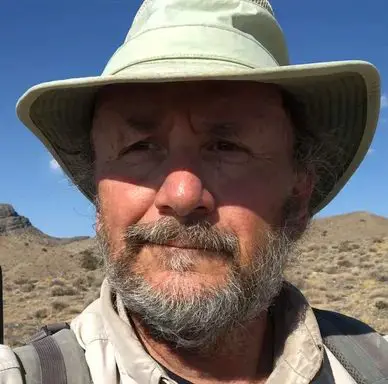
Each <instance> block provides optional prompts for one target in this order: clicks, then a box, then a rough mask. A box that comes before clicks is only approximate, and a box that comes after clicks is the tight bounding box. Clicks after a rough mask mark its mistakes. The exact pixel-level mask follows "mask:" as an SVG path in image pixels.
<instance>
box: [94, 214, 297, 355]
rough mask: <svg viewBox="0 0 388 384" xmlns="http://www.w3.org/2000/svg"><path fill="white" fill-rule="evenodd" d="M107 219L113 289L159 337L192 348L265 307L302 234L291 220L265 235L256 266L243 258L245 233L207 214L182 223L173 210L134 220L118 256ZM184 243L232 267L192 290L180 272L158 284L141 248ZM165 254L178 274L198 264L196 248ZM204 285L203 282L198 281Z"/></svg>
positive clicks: (102, 235) (104, 238)
mask: <svg viewBox="0 0 388 384" xmlns="http://www.w3.org/2000/svg"><path fill="white" fill-rule="evenodd" d="M108 235H109V234H108V233H107V231H106V229H105V226H104V222H103V220H102V222H101V227H100V230H99V233H98V235H97V238H98V243H99V247H100V250H101V253H102V256H103V259H104V269H105V274H106V277H107V280H108V282H109V284H110V286H111V288H112V290H113V291H114V292H115V293H116V295H118V296H119V297H120V299H121V300H122V302H123V304H124V306H125V308H126V310H127V311H128V314H129V315H130V316H134V317H135V318H136V320H137V321H139V322H140V324H141V325H142V328H143V329H144V330H145V332H146V333H147V334H148V335H149V336H150V337H151V338H152V339H154V340H155V341H158V342H163V343H165V344H167V345H169V346H171V347H173V348H182V349H185V350H188V351H192V352H195V351H201V352H204V351H205V350H212V349H213V348H215V346H216V345H217V344H218V343H219V342H220V341H221V340H222V339H224V338H225V337H229V336H230V334H231V332H233V331H235V330H237V329H241V328H243V327H244V325H246V324H247V323H249V322H250V321H252V320H254V319H256V318H258V317H259V316H260V315H262V314H263V313H264V312H265V311H266V310H267V309H268V308H269V306H270V305H271V303H272V301H273V300H274V298H275V297H276V296H277V295H278V293H279V292H280V290H281V288H282V285H283V281H284V274H283V271H284V268H285V265H286V263H287V261H288V260H289V257H290V255H291V254H292V251H293V249H294V245H295V242H294V241H292V240H290V239H289V237H288V236H287V230H286V229H285V228H281V229H277V230H269V231H268V232H266V233H265V234H264V238H263V234H262V233H261V234H260V236H259V234H258V236H257V242H256V244H255V247H254V249H255V252H254V255H253V256H252V257H251V261H250V264H249V265H248V266H241V265H240V264H241V261H240V260H241V257H240V253H241V250H240V246H239V240H238V237H237V236H236V235H235V234H234V233H231V232H226V231H221V230H219V229H217V228H215V227H214V226H212V225H210V224H209V223H207V222H197V223H195V224H191V225H187V224H181V223H179V222H178V221H177V220H176V219H174V218H172V217H166V218H162V219H160V220H158V221H157V222H154V223H152V224H134V225H131V226H129V227H128V228H127V230H126V233H125V235H124V243H125V247H123V249H122V250H121V251H119V252H117V251H116V252H115V254H114V256H115V257H112V252H111V246H110V244H109V240H108V239H109V236H108ZM171 241H174V244H180V245H181V246H182V247H186V248H195V249H198V252H199V253H201V252H203V253H206V257H212V255H214V257H218V258H219V257H221V258H223V261H224V262H225V263H227V266H228V272H227V276H226V281H225V283H224V284H222V286H217V287H213V286H210V287H209V286H203V285H202V286H201V287H200V288H198V287H196V289H194V288H193V289H192V290H190V291H189V293H187V287H185V288H183V287H182V286H181V285H180V284H179V279H177V280H176V281H173V282H170V285H169V289H160V288H155V287H153V286H152V285H151V284H150V283H149V282H148V281H147V279H146V278H145V277H144V275H143V274H142V273H141V270H139V269H138V268H137V264H138V261H139V257H138V255H139V252H140V251H141V249H142V248H143V247H147V246H152V245H159V246H163V245H168V243H169V242H171ZM170 256H171V255H168V253H167V254H166V255H164V254H162V255H160V257H159V259H160V260H161V263H162V265H163V267H164V268H165V269H166V270H169V271H174V272H176V273H177V274H180V273H181V274H183V275H184V274H185V273H186V272H188V271H191V270H192V269H193V267H194V266H195V264H196V256H194V255H193V254H192V253H188V252H185V251H184V250H182V252H181V253H180V252H179V251H178V252H174V254H173V257H170ZM197 288H198V289H197Z"/></svg>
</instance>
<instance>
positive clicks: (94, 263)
mask: <svg viewBox="0 0 388 384" xmlns="http://www.w3.org/2000/svg"><path fill="white" fill-rule="evenodd" d="M80 254H81V267H82V268H84V269H87V270H89V271H94V270H96V269H97V268H98V267H100V262H99V260H98V259H97V257H96V256H94V255H93V252H92V251H91V250H90V249H85V250H84V251H82V252H81V253H80Z"/></svg>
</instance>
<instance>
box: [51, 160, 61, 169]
mask: <svg viewBox="0 0 388 384" xmlns="http://www.w3.org/2000/svg"><path fill="white" fill-rule="evenodd" d="M50 169H51V170H52V171H53V172H60V171H61V166H60V165H59V164H58V162H57V161H56V160H55V159H51V160H50Z"/></svg>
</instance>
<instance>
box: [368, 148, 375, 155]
mask: <svg viewBox="0 0 388 384" xmlns="http://www.w3.org/2000/svg"><path fill="white" fill-rule="evenodd" d="M375 151H376V150H375V149H374V148H369V149H368V153H367V155H373V154H374V153H375Z"/></svg>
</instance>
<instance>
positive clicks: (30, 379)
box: [13, 323, 92, 384]
mask: <svg viewBox="0 0 388 384" xmlns="http://www.w3.org/2000/svg"><path fill="white" fill-rule="evenodd" d="M13 351H14V353H15V355H16V357H17V358H18V360H19V364H20V366H21V372H22V375H23V376H24V382H25V383H26V384H30V383H31V384H32V383H34V384H37V383H39V384H90V383H92V380H91V378H90V373H89V367H88V365H87V363H86V359H85V354H84V350H83V349H82V348H81V346H80V345H79V344H78V341H77V339H76V337H75V335H74V333H73V331H72V330H71V329H70V326H69V324H68V323H57V324H50V325H46V326H44V327H42V328H41V330H40V331H39V332H38V333H37V334H36V335H34V336H33V337H32V339H31V340H30V342H29V343H28V344H27V345H24V346H22V347H18V348H15V349H14V350H13Z"/></svg>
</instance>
